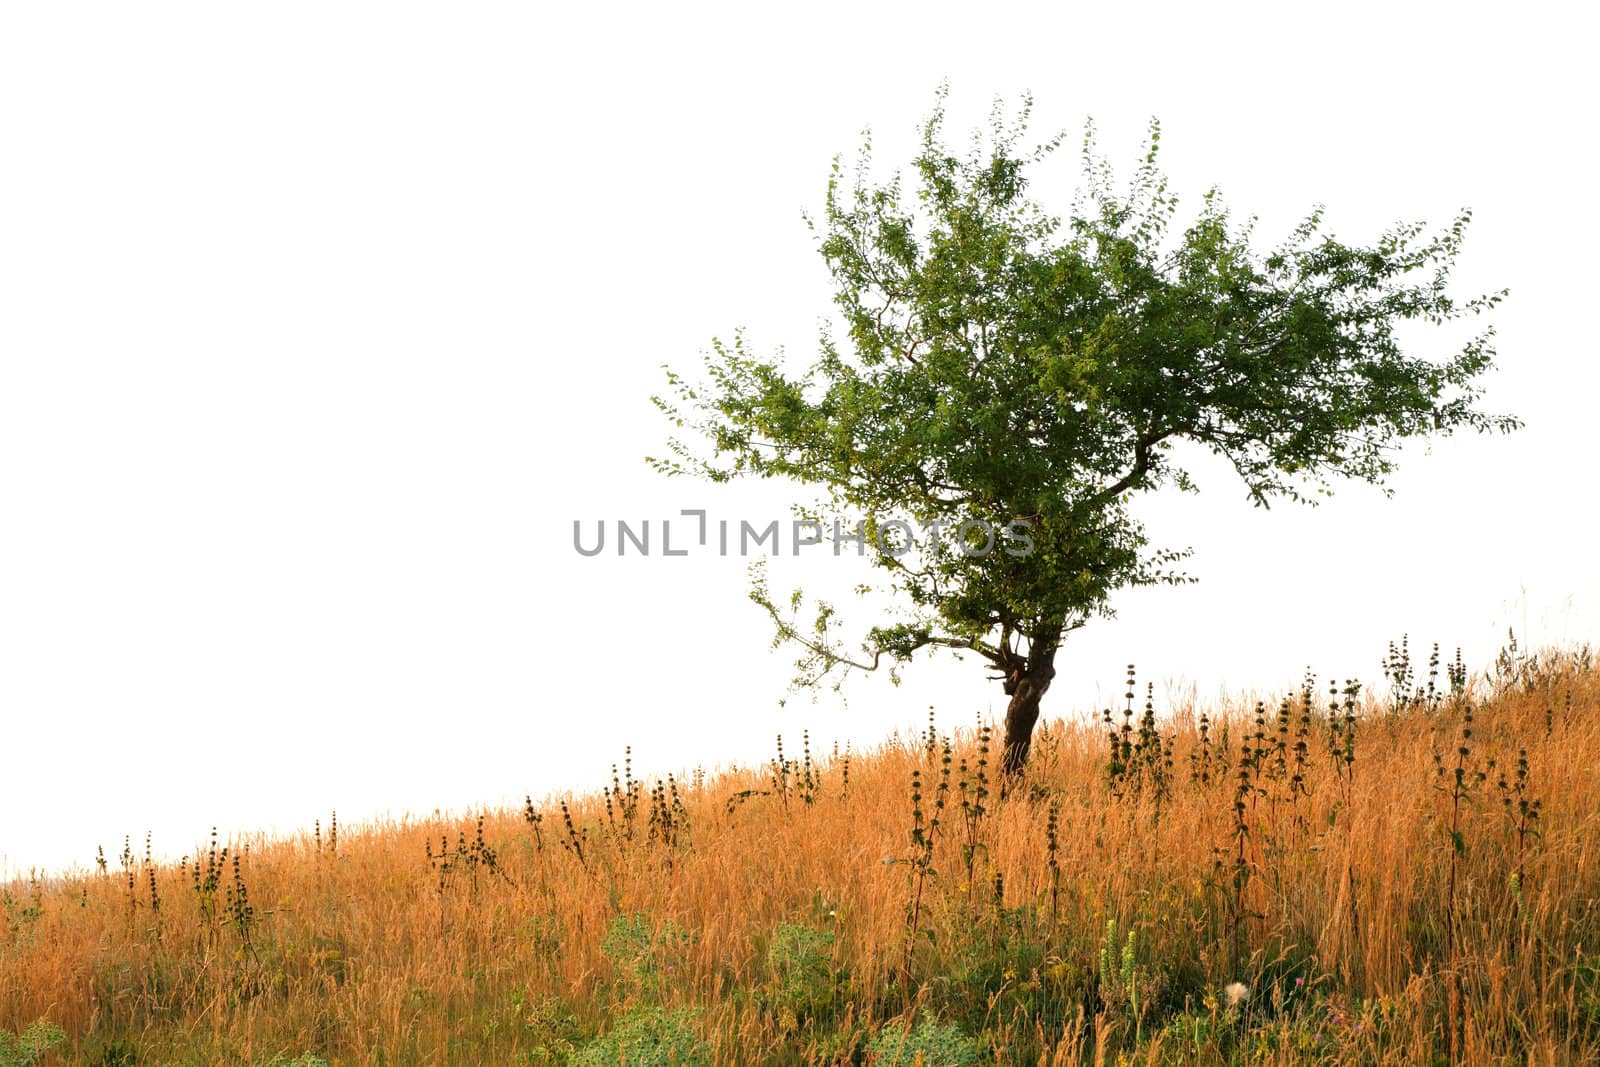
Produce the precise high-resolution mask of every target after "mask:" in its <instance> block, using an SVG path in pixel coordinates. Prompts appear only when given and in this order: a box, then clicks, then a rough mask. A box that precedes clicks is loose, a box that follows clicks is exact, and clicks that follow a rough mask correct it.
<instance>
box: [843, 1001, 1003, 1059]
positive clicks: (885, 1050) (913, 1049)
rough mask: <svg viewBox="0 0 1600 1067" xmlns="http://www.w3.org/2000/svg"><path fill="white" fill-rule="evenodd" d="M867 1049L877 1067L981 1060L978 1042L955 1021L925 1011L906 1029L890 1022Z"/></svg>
mask: <svg viewBox="0 0 1600 1067" xmlns="http://www.w3.org/2000/svg"><path fill="white" fill-rule="evenodd" d="M867 1053H868V1055H870V1056H871V1061H870V1062H872V1063H873V1064H875V1065H877V1067H916V1064H917V1063H918V1062H919V1059H918V1058H919V1057H920V1062H921V1065H922V1067H976V1065H977V1064H978V1063H979V1062H981V1061H982V1055H981V1053H980V1052H979V1051H978V1043H977V1042H976V1041H974V1040H973V1039H972V1038H970V1037H968V1036H967V1035H966V1034H965V1033H964V1032H963V1031H962V1029H961V1027H959V1026H956V1025H955V1024H954V1023H951V1024H949V1025H940V1023H939V1022H938V1020H936V1019H934V1017H933V1016H932V1015H929V1014H927V1013H926V1012H924V1013H923V1016H922V1021H921V1022H919V1023H918V1024H917V1025H916V1026H913V1027H912V1028H911V1029H910V1031H907V1030H906V1028H905V1027H904V1025H895V1024H891V1025H889V1026H886V1027H884V1028H883V1029H882V1030H879V1031H878V1033H877V1035H876V1036H875V1037H873V1039H872V1040H871V1041H869V1042H868V1043H867Z"/></svg>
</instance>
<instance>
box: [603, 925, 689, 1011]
mask: <svg viewBox="0 0 1600 1067" xmlns="http://www.w3.org/2000/svg"><path fill="white" fill-rule="evenodd" d="M688 944H689V935H688V934H687V933H686V932H685V931H683V930H682V929H680V928H679V927H677V926H675V925H673V924H672V923H671V922H664V923H662V924H661V926H660V928H659V929H658V928H657V927H656V926H654V925H653V924H652V923H651V921H650V917H649V916H648V915H646V914H644V913H643V912H634V913H632V914H629V915H619V916H617V917H616V918H615V919H613V920H612V921H611V926H610V928H609V929H608V930H607V931H606V936H605V939H604V940H602V941H601V942H600V951H601V952H603V953H604V954H605V957H606V959H608V960H610V961H611V966H612V969H613V970H614V971H615V973H616V978H617V986H618V990H619V992H620V993H621V994H622V995H623V996H625V997H626V996H634V995H646V994H655V993H659V991H660V987H661V985H662V984H663V983H664V982H665V981H666V980H667V978H668V977H669V976H671V975H673V974H675V973H676V972H677V970H678V968H680V967H681V966H682V965H683V957H684V950H685V949H686V948H687V947H688Z"/></svg>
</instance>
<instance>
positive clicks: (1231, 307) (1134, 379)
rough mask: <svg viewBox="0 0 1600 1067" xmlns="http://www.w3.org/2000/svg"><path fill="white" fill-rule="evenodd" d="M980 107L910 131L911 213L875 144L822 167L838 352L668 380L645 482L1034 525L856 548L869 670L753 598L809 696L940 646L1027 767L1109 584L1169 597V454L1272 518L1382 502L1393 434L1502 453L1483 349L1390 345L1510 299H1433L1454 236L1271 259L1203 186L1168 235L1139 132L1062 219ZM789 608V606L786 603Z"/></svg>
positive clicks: (1315, 245) (823, 236)
mask: <svg viewBox="0 0 1600 1067" xmlns="http://www.w3.org/2000/svg"><path fill="white" fill-rule="evenodd" d="M1030 110H1031V101H1027V100H1025V101H1024V103H1023V106H1022V108H1021V110H1020V113H1019V114H1018V115H1017V116H1016V118H1015V119H1008V117H1007V116H1006V115H1005V114H1004V112H1003V110H1002V109H1001V108H1000V107H999V106H998V105H997V106H996V110H995V112H994V114H993V116H992V118H991V122H990V124H989V128H988V130H987V136H978V137H974V139H973V147H972V149H971V150H970V151H968V152H966V153H965V154H957V153H955V152H953V151H951V150H950V149H949V148H948V147H946V144H945V142H944V138H943V127H944V94H943V92H941V93H940V96H939V99H938V103H937V105H936V107H935V110H934V112H933V114H932V116H931V117H930V118H929V119H928V121H927V122H926V124H925V125H924V127H923V129H922V139H921V150H920V152H919V153H918V155H917V156H916V158H915V160H914V165H913V172H914V175H915V183H914V190H913V191H912V192H910V193H909V194H908V193H907V191H906V189H905V184H904V183H903V181H902V178H901V176H900V175H898V174H896V175H895V176H893V177H892V178H890V179H889V180H887V181H877V180H875V179H874V178H873V175H872V173H871V145H870V140H869V141H868V143H866V144H865V145H863V148H862V151H861V155H860V158H859V160H858V162H857V165H856V166H855V167H854V168H852V169H850V170H847V168H846V167H845V166H844V165H843V163H842V161H840V160H838V159H836V160H835V161H834V166H833V172H832V175H831V177H830V179H829V182H828V188H827V198H826V202H825V208H824V213H823V215H822V216H821V218H820V220H817V219H808V220H807V221H808V223H809V224H810V225H811V227H812V229H813V231H814V232H815V233H816V235H817V237H818V240H819V245H820V250H821V252H822V256H823V258H824V259H825V260H826V262H827V265H828V268H829V270H830V272H831V274H832V279H833V289H834V302H835V304H836V305H837V309H838V311H839V313H840V315H841V316H842V321H843V324H844V330H843V332H842V336H841V335H839V331H837V330H834V329H825V330H824V332H823V335H822V337H821V340H820V344H819V347H818V350H817V353H816V355H815V357H814V358H813V359H812V360H810V361H809V363H808V364H807V365H805V366H803V367H791V366H785V365H784V363H783V362H781V361H777V360H773V359H764V358H762V357H760V356H759V355H757V354H756V353H754V352H752V351H751V350H750V348H749V346H748V345H747V343H746V342H745V340H744V338H743V335H742V334H739V335H736V336H735V337H734V339H733V341H732V343H723V342H721V341H717V342H714V343H713V345H712V347H711V349H710V350H709V352H707V353H706V356H705V372H706V373H705V376H704V378H703V379H700V380H697V381H692V380H690V379H688V378H686V377H684V376H682V375H680V374H677V373H675V372H673V371H672V370H671V369H670V368H669V369H668V372H667V375H668V385H669V388H668V390H667V393H666V395H665V396H664V397H657V398H656V403H657V404H658V406H660V407H661V408H662V410H663V411H664V412H666V414H667V415H668V416H669V417H670V418H671V420H672V421H673V423H674V425H675V426H677V427H679V428H683V429H689V430H692V431H695V432H696V434H697V436H698V437H699V438H700V440H698V441H693V440H690V441H685V440H684V439H682V438H680V437H675V438H673V439H672V440H671V442H670V455H669V456H667V457H666V458H661V459H654V460H652V461H651V462H652V463H653V464H654V465H655V466H656V468H657V469H658V470H661V471H663V472H666V473H668V474H694V475H699V476H703V477H706V478H710V479H712V480H715V481H725V480H728V479H731V478H734V477H736V476H740V475H757V476H761V477H781V478H788V479H792V480H793V481H795V482H797V483H801V484H803V485H806V486H810V487H813V488H815V489H819V490H821V491H822V494H823V496H824V498H825V500H826V505H819V506H818V507H817V508H815V509H813V510H810V511H807V512H806V514H810V515H821V514H824V511H823V510H822V509H823V507H826V508H828V509H831V510H832V511H833V512H834V513H835V514H841V513H850V514H855V515H864V516H866V517H867V521H868V523H869V529H876V527H875V526H873V525H872V524H873V523H876V522H881V521H883V520H885V519H887V518H890V517H905V518H908V519H910V520H912V521H914V522H916V523H918V524H921V525H923V526H924V527H931V526H933V525H934V524H937V525H938V527H939V528H940V529H942V530H944V531H951V530H955V529H957V528H958V527H959V526H961V524H963V523H970V524H979V523H981V524H984V527H982V528H987V529H990V530H993V529H998V528H1006V527H1008V526H1009V527H1010V528H1011V529H1025V530H1026V539H1027V542H1028V544H1027V548H1028V549H1029V550H1028V551H1020V550H1018V549H1020V547H1022V546H1021V542H1016V543H1011V542H1008V543H1007V546H1006V547H1007V549H1008V550H999V549H996V550H992V551H986V552H985V551H979V550H978V549H980V548H981V547H982V546H981V545H980V544H978V540H979V534H978V531H979V530H980V529H981V528H980V527H978V526H976V525H969V526H968V527H967V528H966V530H965V533H966V534H968V537H967V538H966V539H963V538H961V537H954V538H952V537H948V536H947V537H942V538H938V539H937V540H935V541H934V542H933V543H929V542H928V540H927V539H923V541H921V542H919V543H918V544H917V545H916V547H915V550H914V551H910V552H904V551H901V550H900V549H899V548H894V547H891V546H892V539H885V542H884V543H873V542H874V541H875V539H874V538H871V537H869V539H868V540H869V554H870V556H871V560H872V562H873V563H874V564H875V565H876V566H878V567H879V568H881V569H882V570H883V571H884V572H886V575H887V577H888V578H889V584H890V587H891V588H892V590H893V592H894V594H895V595H896V602H897V603H898V604H899V605H900V606H901V608H903V609H904V615H903V617H901V618H898V619H896V620H894V621H892V622H886V623H884V624H883V625H879V626H877V627H875V628H873V629H872V630H871V632H870V633H869V634H868V635H867V637H866V641H865V646H864V648H863V649H862V651H860V652H855V651H853V650H848V649H846V648H845V647H844V646H842V645H840V644H839V643H838V642H836V641H835V640H834V639H833V638H832V637H831V636H830V617H831V609H829V608H828V607H826V606H824V607H823V609H822V612H821V615H820V617H819V618H818V620H817V622H816V624H815V625H810V626H804V627H802V626H800V625H798V624H797V623H796V622H795V621H794V620H793V617H792V615H790V614H789V613H787V612H785V611H782V610H780V609H779V606H778V605H777V604H775V603H774V602H773V600H772V599H771V598H770V597H769V596H768V595H767V593H766V590H765V587H764V586H763V585H761V584H759V582H758V585H757V588H756V591H755V594H754V596H755V599H756V600H757V601H758V602H760V603H762V604H763V605H764V606H765V607H766V608H767V609H768V611H769V612H771V614H772V617H773V619H774V621H775V623H776V624H777V626H778V634H779V637H780V638H784V639H790V640H793V641H796V642H798V643H799V644H800V645H801V646H802V647H803V649H804V650H805V651H804V656H805V659H804V660H803V664H808V665H809V666H810V667H811V668H813V670H812V673H811V677H812V680H817V679H820V678H821V677H822V676H823V675H826V674H828V673H829V672H830V671H832V670H833V669H835V668H840V669H845V670H847V669H849V668H851V667H865V668H872V667H876V666H878V665H879V664H880V663H882V662H884V661H885V660H887V661H888V662H890V663H891V664H894V663H900V662H903V661H905V660H907V659H909V658H911V657H912V656H913V655H915V654H916V653H917V652H918V651H919V650H922V649H929V648H941V647H942V648H957V649H962V650H968V651H970V652H971V653H974V654H976V655H977V656H978V657H979V658H980V659H981V660H983V661H984V663H985V665H986V666H987V667H989V668H992V669H994V670H996V671H997V672H998V675H999V679H1000V680H1001V681H1002V683H1003V685H1004V688H1005V692H1006V693H1007V694H1008V696H1009V697H1010V698H1011V699H1010V705H1009V707H1008V710H1007V719H1006V756H1005V764H1006V767H1007V769H1008V770H1010V771H1012V772H1015V771H1018V770H1020V769H1021V767H1022V766H1023V765H1024V763H1025V761H1026V758H1027V753H1028V747H1029V742H1030V739H1031V736H1032V730H1033V726H1034V723H1035V721H1036V720H1037V718H1038V712H1039V701H1040V698H1041V697H1042V696H1043V695H1044V692H1045V690H1046V689H1047V688H1048V687H1049V685H1050V681H1051V679H1052V678H1053V677H1054V674H1055V668H1054V661H1055V656H1056V653H1057V650H1058V649H1059V648H1060V645H1061V642H1062V639H1063V638H1064V636H1065V635H1066V634H1067V633H1069V632H1070V631H1072V630H1074V629H1076V628H1078V627H1080V626H1082V625H1084V624H1085V622H1086V621H1087V620H1089V619H1090V618H1092V617H1094V616H1096V615H1103V614H1108V613H1109V598H1110V597H1111V595H1112V594H1113V593H1114V592H1115V591H1116V590H1118V589H1120V588H1123V587H1126V586H1132V585H1141V584H1149V583H1152V582H1162V581H1181V580H1183V575H1182V574H1181V573H1180V572H1179V571H1177V570H1175V569H1174V567H1175V565H1176V564H1177V563H1179V562H1180V561H1181V559H1182V557H1183V556H1184V555H1185V554H1186V553H1185V552H1183V551H1178V550H1173V549H1162V548H1155V547H1152V546H1151V545H1150V543H1149V541H1148V539H1147V537H1146V533H1145V530H1144V529H1143V527H1142V526H1141V525H1140V523H1139V522H1137V521H1136V520H1135V519H1134V518H1133V517H1132V516H1131V515H1130V514H1129V511H1128V504H1129V502H1130V500H1131V499H1132V498H1133V496H1134V494H1137V493H1145V492H1149V491H1152V490H1155V489H1160V488H1162V487H1168V486H1170V487H1176V488H1180V489H1193V488H1194V484H1193V482H1192V480H1191V478H1190V476H1189V474H1188V473H1187V472H1186V470H1185V469H1184V467H1183V466H1182V464H1181V457H1180V456H1179V455H1177V454H1176V453H1175V452H1174V449H1173V446H1174V445H1175V444H1177V443H1178V442H1181V441H1189V442H1193V443H1195V444H1198V445H1200V446H1203V447H1204V448H1206V449H1209V450H1211V451H1212V452H1214V453H1216V454H1217V455H1219V456H1221V457H1223V458H1224V459H1226V460H1227V461H1228V463H1229V464H1231V465H1232V467H1233V469H1234V470H1235V471H1237V472H1238V475H1239V477H1240V478H1241V479H1242V481H1243V484H1244V486H1245V488H1246V490H1247V491H1248V493H1249V495H1250V497H1251V499H1252V500H1253V501H1254V502H1255V503H1257V504H1259V505H1267V504H1268V503H1269V502H1271V501H1273V500H1275V499H1279V498H1287V499H1290V500H1297V501H1304V500H1307V499H1308V498H1312V497H1314V496H1315V495H1316V494H1319V493H1328V492H1330V491H1331V485H1332V484H1333V483H1334V482H1335V481H1337V480H1339V479H1355V480H1358V481H1362V482H1368V483H1374V484H1378V485H1382V484H1383V481H1384V479H1385V477H1386V476H1387V475H1389V474H1390V473H1391V472H1392V471H1393V470H1394V467H1395V462H1396V457H1397V446H1398V445H1399V444H1400V443H1401V442H1402V441H1403V440H1404V439H1405V438H1409V437H1418V436H1427V435H1435V434H1448V433H1450V432H1451V431H1453V430H1455V429H1457V428H1460V427H1467V428H1470V429H1473V430H1479V431H1486V430H1496V431H1509V430H1511V429H1513V428H1515V427H1516V426H1518V425H1519V424H1518V422H1517V421H1516V420H1515V419H1514V418H1511V417H1508V416H1497V415H1489V414H1485V413H1484V412H1482V411H1481V410H1479V408H1478V406H1477V405H1478V401H1479V399H1480V395H1481V388H1480V386H1479V384H1478V383H1479V380H1480V379H1481V377H1482V376H1483V374H1484V373H1485V372H1486V371H1488V370H1489V369H1490V367H1491V361H1492V357H1493V354H1494V353H1493V348H1492V346H1491V341H1492V336H1493V333H1492V329H1485V330H1483V331H1482V332H1480V333H1477V334H1476V335H1475V336H1473V337H1472V338H1471V339H1470V340H1468V341H1467V342H1466V343H1465V344H1464V346H1462V347H1460V348H1459V349H1454V348H1452V349H1451V351H1450V354H1449V355H1448V356H1447V357H1446V358H1442V359H1425V358H1420V357H1417V356H1414V355H1409V354H1407V352H1406V351H1403V350H1402V345H1401V339H1400V336H1399V333H1398V330H1399V328H1400V326H1401V324H1402V323H1406V322H1408V321H1411V320H1423V321H1424V322H1427V323H1432V324H1443V323H1446V322H1448V321H1451V320H1455V319H1460V318H1463V317H1471V316H1477V315H1479V314H1481V313H1483V312H1486V311H1488V310H1489V309H1491V308H1492V307H1493V306H1494V305H1495V304H1496V303H1497V302H1498V301H1499V300H1500V299H1501V297H1502V296H1504V293H1503V292H1497V293H1489V294H1485V295H1481V296H1476V297H1472V298H1470V299H1465V300H1462V299H1458V298H1456V297H1455V296H1452V295H1451V294H1450V292H1449V291H1448V290H1449V281H1450V273H1451V268H1452V265H1453V264H1454V262H1455V259H1456V256H1457V253H1458V251H1459V250H1460V248H1461V244H1462V238H1463V234H1464V232H1465V230H1466V227H1467V222H1468V219H1469V217H1470V213H1469V212H1466V211H1463V212H1461V213H1460V214H1459V215H1457V216H1456V217H1455V218H1454V219H1453V220H1452V221H1451V223H1450V224H1449V225H1448V226H1445V227H1444V228H1443V229H1442V230H1439V231H1437V232H1432V233H1430V232H1428V230H1427V228H1426V227H1425V226H1424V225H1423V224H1421V223H1407V224H1404V225H1399V226H1396V227H1394V228H1392V229H1390V230H1389V231H1387V232H1385V233H1383V234H1382V235H1381V236H1379V237H1378V238H1377V239H1376V240H1375V241H1373V242H1371V243H1369V244H1349V243H1345V242H1343V241H1340V240H1337V239H1335V238H1334V237H1332V236H1330V235H1328V234H1326V233H1324V232H1323V226H1322V210H1321V209H1320V208H1318V209H1316V210H1313V211H1312V212H1311V213H1310V214H1309V215H1308V216H1306V217H1305V219H1304V220H1303V221H1301V222H1300V223H1299V225H1297V226H1295V227H1294V229H1293V231H1292V232H1291V233H1290V234H1289V236H1288V238H1287V239H1286V240H1285V241H1284V242H1283V243H1281V244H1280V245H1278V246H1277V247H1275V248H1272V249H1270V250H1264V251H1263V250H1258V249H1257V247H1256V244H1255V241H1254V238H1253V234H1252V229H1253V225H1254V220H1253V219H1252V220H1249V221H1244V222H1240V221H1238V220H1236V219H1235V218H1234V217H1233V216H1232V215H1231V214H1230V211H1229V209H1228V208H1227V207H1226V206H1225V204H1224V202H1223V199H1222V197H1221V196H1220V195H1219V194H1218V193H1217V191H1216V190H1215V189H1213V190H1211V191H1209V192H1207V193H1205V194H1204V195H1203V196H1202V197H1201V199H1200V204H1199V209H1198V211H1197V212H1196V213H1195V216H1194V218H1193V221H1192V222H1190V223H1189V224H1188V226H1187V227H1186V228H1184V229H1182V230H1181V231H1180V230H1177V229H1176V228H1175V227H1174V225H1173V222H1174V218H1175V216H1176V213H1177V207H1178V200H1177V197H1175V196H1174V195H1172V194H1171V193H1170V192H1169V191H1168V187H1167V180H1166V178H1165V177H1164V176H1163V174H1162V173H1161V171H1160V170H1159V169H1158V168H1157V165H1156V164H1157V149H1158V146H1159V143H1160V127H1159V125H1158V124H1156V123H1154V122H1152V123H1151V125H1150V128H1149V135H1148V140H1147V142H1146V145H1145V148H1144V151H1143V153H1142V157H1141V158H1140V160H1139V162H1138V165H1137V167H1136V168H1135V170H1134V172H1133V174H1132V176H1131V180H1129V181H1128V182H1127V184H1126V186H1125V187H1124V188H1122V189H1120V190H1119V189H1118V188H1115V187H1114V185H1115V182H1114V177H1113V174H1112V171H1111V168H1110V167H1109V165H1108V164H1107V163H1106V162H1105V160H1104V159H1103V158H1102V157H1101V156H1100V154H1099V153H1098V151H1097V149H1096V146H1095V140H1094V135H1093V127H1092V126H1090V127H1087V128H1086V131H1085V136H1084V138H1083V142H1082V163H1083V169H1082V173H1083V178H1084V185H1083V187H1082V189H1081V190H1080V191H1079V193H1078V195H1077V197H1076V198H1075V200H1074V203H1073V207H1072V210H1071V213H1070V214H1069V215H1068V216H1067V217H1065V218H1062V217H1059V216H1056V215H1052V214H1050V213H1048V212H1047V211H1045V210H1044V209H1043V208H1042V207H1041V206H1040V205H1038V204H1037V203H1036V202H1035V201H1034V200H1033V199H1031V197H1030V195H1029V173H1030V169H1031V168H1035V167H1036V166H1037V165H1038V164H1040V163H1041V162H1043V161H1044V160H1045V159H1046V157H1048V156H1049V155H1050V154H1051V153H1053V152H1055V151H1057V150H1058V149H1059V148H1060V147H1061V145H1062V144H1063V143H1065V139H1064V138H1063V137H1062V136H1057V137H1055V138H1053V139H1051V140H1048V141H1045V142H1044V143H1042V144H1038V145H1036V146H1033V147H1029V146H1027V145H1025V143H1024V137H1025V135H1026V130H1027V125H1028V117H1029V112H1030ZM795 606H796V608H798V601H796V604H795Z"/></svg>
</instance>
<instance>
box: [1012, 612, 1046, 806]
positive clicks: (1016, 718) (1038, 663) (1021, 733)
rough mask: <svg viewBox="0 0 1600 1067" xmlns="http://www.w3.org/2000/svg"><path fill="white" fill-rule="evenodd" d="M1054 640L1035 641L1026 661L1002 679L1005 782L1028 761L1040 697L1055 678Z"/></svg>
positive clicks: (1019, 771)
mask: <svg viewBox="0 0 1600 1067" xmlns="http://www.w3.org/2000/svg"><path fill="white" fill-rule="evenodd" d="M1055 660H1056V643H1055V641H1053V640H1052V641H1045V642H1040V643H1036V644H1035V645H1034V647H1033V648H1032V650H1031V651H1030V654H1029V655H1028V658H1027V660H1026V661H1025V662H1023V663H1019V664H1018V665H1017V667H1016V668H1015V669H1014V670H1013V671H1011V672H1010V673H1009V674H1008V675H1007V677H1006V680H1005V691H1006V695H1007V696H1009V697H1010V698H1011V703H1010V704H1009V705H1007V707H1006V747H1005V755H1004V757H1003V759H1002V761H1001V769H1002V771H1003V772H1004V777H1005V784H1006V785H1007V786H1008V787H1009V785H1010V783H1011V782H1013V781H1015V780H1016V779H1017V778H1019V777H1021V775H1022V770H1023V768H1024V767H1026V766H1027V764H1028V749H1029V748H1031V747H1032V745H1033V726H1034V724H1035V723H1037V722H1038V721H1039V701H1040V700H1042V699H1044V694H1045V691H1046V690H1048V689H1049V688H1050V683H1051V682H1052V681H1053V680H1054V679H1055V676H1056V668H1055Z"/></svg>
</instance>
